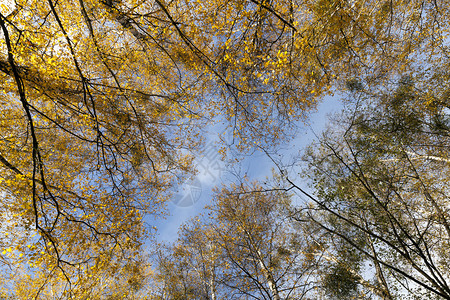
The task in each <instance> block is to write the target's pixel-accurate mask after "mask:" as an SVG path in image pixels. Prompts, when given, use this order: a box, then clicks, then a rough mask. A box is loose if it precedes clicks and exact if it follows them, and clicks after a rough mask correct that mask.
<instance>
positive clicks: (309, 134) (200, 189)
mask: <svg viewBox="0 0 450 300" xmlns="http://www.w3.org/2000/svg"><path fill="white" fill-rule="evenodd" d="M341 108H342V104H341V101H340V100H339V98H338V97H328V98H326V99H324V101H323V102H322V103H321V104H320V105H319V106H318V108H317V111H316V112H313V113H312V114H311V115H310V118H309V120H308V121H307V123H300V124H299V128H300V129H299V132H298V135H297V137H296V138H295V139H294V140H292V141H291V142H289V143H287V144H284V145H282V147H281V149H282V150H281V152H280V153H279V154H281V156H278V157H279V158H281V159H282V161H283V162H284V163H289V162H290V161H292V159H293V157H294V156H296V155H297V154H298V153H299V150H301V149H302V148H303V147H305V146H307V145H308V144H310V143H311V142H312V141H313V140H314V139H315V135H319V134H320V132H321V131H322V130H323V129H324V128H325V125H326V124H327V119H328V115H329V114H332V113H333V112H337V111H339V110H340V109H341ZM214 130H217V129H215V128H212V129H211V130H210V132H209V133H210V135H211V141H212V142H210V143H209V144H208V143H207V145H206V146H207V149H206V152H207V154H206V155H199V157H198V158H197V161H196V163H197V168H198V171H199V172H198V174H197V176H196V178H195V179H194V180H193V181H192V182H188V183H187V184H185V185H184V186H181V188H180V191H179V192H178V194H177V195H175V199H176V200H175V202H178V203H179V205H177V204H176V203H174V202H170V203H169V204H168V211H169V215H168V216H167V217H166V219H163V220H158V221H157V222H156V224H155V226H156V227H157V228H158V232H157V239H158V241H163V242H173V241H175V240H176V238H177V237H178V229H179V227H180V225H182V224H183V223H184V222H186V221H188V220H189V219H191V218H192V217H194V216H196V215H198V214H200V213H201V212H203V211H204V207H205V206H206V205H208V204H209V203H210V201H211V199H212V195H213V192H212V190H213V188H214V187H215V186H220V185H221V184H226V183H229V182H231V181H232V180H233V176H232V175H231V174H230V172H229V171H228V170H227V168H226V166H225V164H224V162H222V161H221V160H220V156H219V155H216V154H214V153H215V151H216V150H218V148H217V147H218V146H216V145H215V144H214V142H213V141H214V137H215V136H217V132H214ZM274 167H275V165H274V163H273V162H272V161H271V159H270V158H269V157H267V155H266V154H265V153H262V152H255V153H253V154H252V155H251V156H248V157H246V158H245V159H244V160H243V161H241V163H240V164H239V165H238V166H234V172H237V173H239V174H241V175H243V174H246V176H247V177H249V178H250V179H252V180H254V179H264V178H266V177H270V176H271V174H272V169H273V168H274ZM180 200H181V201H180ZM179 201H180V202H179Z"/></svg>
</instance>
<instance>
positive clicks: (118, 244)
mask: <svg viewBox="0 0 450 300" xmlns="http://www.w3.org/2000/svg"><path fill="white" fill-rule="evenodd" d="M11 3H12V4H13V6H12V7H10V8H9V9H5V8H4V7H3V6H2V8H1V10H0V29H1V30H0V35H1V41H0V85H1V91H2V93H1V94H0V105H1V111H0V171H1V172H0V184H1V185H0V193H1V196H0V224H1V227H0V228H1V229H0V234H2V238H1V240H0V269H1V270H2V272H1V273H2V274H3V275H1V277H0V284H1V285H2V288H3V289H2V290H0V297H4V298H7V297H13V298H22V299H26V298H30V297H32V298H35V299H53V298H58V299H66V298H67V299H88V298H99V299H100V298H102V297H103V298H108V297H109V298H110V299H113V298H120V297H141V296H142V297H144V296H143V295H144V294H145V293H146V292H144V290H145V288H143V287H144V286H145V281H146V280H147V279H148V277H149V276H150V275H149V274H150V273H151V268H150V266H149V263H148V258H147V257H146V255H145V254H144V251H143V244H144V243H145V242H146V241H148V240H149V238H151V237H152V236H153V234H154V229H153V228H152V227H151V226H148V225H147V224H146V220H147V219H148V218H149V216H161V215H163V214H164V213H165V203H166V202H167V201H168V200H169V199H170V197H171V192H172V187H173V186H174V185H176V184H177V182H180V181H181V180H183V178H185V177H187V176H190V175H191V174H193V173H195V165H194V163H193V160H194V157H193V156H192V153H193V152H192V151H194V150H201V149H202V142H203V140H204V138H205V137H204V135H203V129H204V128H205V127H206V126H208V125H210V124H216V123H220V122H223V124H224V126H225V127H227V128H228V130H229V131H231V133H232V136H233V139H232V142H231V145H226V146H228V147H230V148H231V149H233V150H237V151H239V152H240V153H251V151H253V150H255V149H264V150H270V151H276V150H277V149H278V146H279V145H280V144H282V143H284V142H286V141H288V140H289V139H290V138H292V137H295V136H296V134H297V133H298V131H297V127H298V122H300V121H303V120H305V119H306V118H307V117H308V114H309V112H311V111H312V110H314V109H315V108H316V106H317V103H318V102H319V101H320V100H322V99H323V98H324V97H325V96H329V95H333V94H336V95H343V93H345V91H349V94H351V97H350V98H349V99H347V102H346V103H347V105H348V106H349V107H353V108H351V109H347V110H346V112H345V113H343V114H342V115H341V116H339V117H337V118H338V119H339V120H338V121H337V122H336V123H335V125H334V126H335V127H333V129H332V131H334V132H332V133H330V134H329V135H328V136H326V137H324V139H323V140H322V141H321V142H320V144H319V145H315V146H312V148H311V151H310V152H309V156H308V157H309V158H307V159H306V160H307V161H309V163H310V168H309V169H308V170H307V171H305V173H308V175H309V176H310V177H311V179H312V180H313V182H314V184H313V189H314V190H315V192H314V193H311V194H308V195H309V196H310V197H311V201H312V202H311V203H310V204H308V205H305V207H297V208H296V209H294V208H292V207H291V206H290V205H287V204H286V207H285V209H282V210H281V211H283V214H285V215H284V216H283V217H282V216H281V212H280V213H279V211H278V210H274V211H273V214H278V213H279V214H278V215H277V218H279V219H278V220H282V219H284V218H288V219H290V220H291V223H289V224H288V225H280V227H275V228H271V227H270V226H269V227H267V228H266V227H264V226H263V227H261V228H260V227H259V226H257V224H253V223H252V224H253V225H252V227H251V230H250V229H246V227H245V226H244V225H242V224H241V225H242V226H240V225H239V222H263V223H264V222H265V223H266V225H274V224H278V223H277V221H275V220H274V219H271V218H272V216H273V214H272V211H271V210H270V209H272V206H271V205H272V204H273V205H275V204H276V203H278V202H277V201H280V199H281V198H283V197H287V196H283V197H282V196H280V195H278V194H277V195H278V196H273V195H274V194H270V193H269V194H268V195H265V196H261V197H259V198H252V197H247V196H242V197H244V198H242V199H241V198H239V197H237V198H233V197H225V196H223V195H227V194H229V192H230V191H229V190H227V189H225V190H224V191H223V193H222V194H221V195H222V196H218V198H217V199H218V200H217V201H218V202H217V204H216V205H217V207H216V208H217V212H216V213H217V220H218V221H217V222H216V221H214V222H213V223H214V224H215V225H214V226H213V227H214V229H215V230H212V231H211V229H209V230H207V231H206V232H203V233H202V235H200V236H201V238H202V239H208V238H209V239H212V240H211V242H210V243H209V245H210V246H209V247H210V248H208V249H207V250H205V249H202V250H205V251H206V253H204V254H201V253H200V254H199V253H198V251H197V250H195V251H197V252H195V251H194V250H193V249H194V248H195V247H194V246H195V245H190V244H189V245H184V244H183V243H181V245H180V246H179V247H180V249H181V250H177V251H178V252H179V253H181V254H178V255H179V256H181V257H184V259H186V257H189V255H192V256H194V255H195V256H196V257H195V260H198V264H199V265H201V264H203V265H204V266H205V268H206V269H205V270H206V271H205V270H204V271H203V273H199V272H198V271H195V272H196V273H195V276H194V277H195V280H194V279H193V280H194V282H197V281H198V282H199V283H198V285H199V286H200V285H206V286H208V287H209V290H208V291H207V292H206V295H209V296H206V297H212V296H211V295H212V294H215V295H220V292H219V291H218V290H216V291H213V290H211V289H212V288H213V287H215V286H216V283H214V284H213V283H212V282H213V281H214V280H215V279H214V278H220V280H222V281H220V282H221V283H220V284H225V283H224V282H226V284H225V285H227V284H228V288H230V289H231V288H232V287H230V285H232V286H234V287H239V289H238V290H239V293H240V294H239V295H244V294H245V295H247V296H248V297H250V298H251V297H254V298H258V297H263V298H264V297H267V298H270V299H272V298H273V299H280V297H282V296H281V295H285V296H283V297H289V295H291V296H290V297H294V298H295V297H298V298H300V297H309V296H307V293H306V292H305V290H303V292H305V293H303V294H301V296H298V295H299V294H296V295H297V296H293V295H294V294H295V293H297V292H298V291H299V288H298V287H297V285H295V284H294V285H293V286H289V284H291V283H292V282H298V283H299V284H300V283H301V284H300V286H302V288H305V289H307V287H308V288H309V287H310V284H309V283H308V281H307V280H306V279H305V276H306V277H307V275H306V274H313V275H311V278H314V280H313V281H311V282H313V284H311V288H312V289H314V288H315V289H316V290H321V291H324V293H328V295H332V294H333V295H341V296H342V297H344V296H345V297H347V296H348V297H350V296H355V295H360V297H363V296H361V295H363V294H364V293H365V291H369V292H370V293H373V295H376V296H377V297H385V298H386V297H388V298H389V297H391V298H392V297H395V293H396V291H394V290H393V286H395V287H398V286H399V285H401V286H403V287H401V288H399V290H400V292H399V293H402V292H404V291H405V290H407V291H411V294H413V295H416V294H417V293H419V292H417V293H416V289H415V288H416V285H417V287H422V288H424V289H426V290H427V292H426V293H431V295H436V296H438V297H443V298H449V294H450V292H449V287H448V273H447V271H446V270H447V269H448V266H447V265H448V264H447V262H446V261H447V259H446V258H447V256H448V255H447V253H446V251H445V249H446V248H447V247H448V239H449V236H448V234H449V232H450V230H449V225H448V224H447V223H448V201H447V190H446V185H445V182H446V176H445V174H446V172H445V171H446V169H447V167H448V162H449V161H448V155H447V154H448V153H447V139H448V128H449V124H448V109H449V106H448V105H449V104H448V97H449V88H450V87H449V80H448V78H449V71H448V70H449V62H450V61H449V59H448V57H449V56H448V33H449V29H450V26H449V23H448V22H449V21H450V15H449V13H450V11H449V8H450V5H449V3H448V2H447V1H444V0H442V1H425V0H413V1H403V0H398V1H397V0H392V1H378V0H375V1H370V0H367V1H347V0H289V1H285V0H280V1H275V0H274V1H269V0H230V1H225V2H224V1H210V0H207V1H191V0H181V1H178V0H174V1H165V0H154V1H150V0H139V1H135V0H123V1H122V0H77V1H68V0H58V1H55V0H46V1H35V0H16V1H14V2H11ZM12 4H11V5H12ZM350 99H352V100H350ZM224 151H226V150H224ZM279 176H281V178H282V179H280V180H284V181H283V182H284V183H285V186H283V187H278V188H277V189H280V191H281V190H283V189H285V190H289V191H297V192H302V191H303V189H302V188H301V187H300V186H299V185H298V184H296V183H295V182H297V181H296V180H297V179H298V178H292V176H288V175H287V173H286V172H281V174H279ZM252 187H253V188H254V189H255V190H256V191H257V192H258V191H260V192H261V191H262V190H263V189H262V188H261V187H260V185H257V184H255V185H253V186H252ZM230 189H231V190H233V189H234V190H236V187H232V188H230ZM247 192H249V191H247V190H245V189H244V190H242V189H241V190H239V189H237V191H234V193H236V194H242V195H245V194H247ZM250 194H251V193H250ZM233 201H235V204H233ZM247 201H249V202H247ZM246 203H247V204H246ZM270 203H272V204H270ZM266 204H267V207H266V208H264V207H259V206H258V205H261V206H264V205H266ZM269 204H270V205H269ZM230 205H233V207H234V208H235V209H236V210H229V209H228V208H227V207H228V206H230ZM245 205H247V206H245ZM219 208H220V209H219ZM226 208H227V209H228V210H227V209H226ZM269 208H270V209H269ZM259 209H263V211H259ZM308 209H310V210H308ZM289 210H291V212H288V211H289ZM275 211H276V213H275ZM361 211H363V212H364V214H362V213H361ZM300 212H301V213H300ZM249 215H251V216H252V217H251V219H252V220H249V219H247V216H249ZM233 218H234V219H233ZM267 218H269V219H267ZM304 219H307V220H308V222H306V223H307V224H306V223H305V222H303V220H304ZM236 220H237V221H236ZM299 220H302V221H299ZM272 222H275V223H272ZM283 222H284V221H283ZM283 222H282V223H283ZM280 224H281V223H280ZM283 224H284V223H283ZM192 226H194V225H192ZM195 226H197V227H198V228H200V229H201V230H200V229H199V230H200V231H202V230H203V229H202V228H203V227H202V226H203V225H199V224H197V225H195ZM211 226H212V225H211ZM233 226H237V227H233ZM239 226H240V227H239ZM277 226H278V225H277ZM284 226H286V227H284ZM197 227H195V228H197ZM286 228H287V229H286ZM294 228H295V229H294ZM231 229H233V233H234V234H236V233H238V232H240V233H241V235H240V236H239V239H242V240H239V239H237V240H233V239H232V241H235V242H236V243H234V242H230V241H228V240H226V239H228V238H232V237H228V236H227V234H228V233H227V234H225V233H226V232H224V230H231ZM186 230H187V229H186ZM186 230H185V232H188V231H189V230H187V231H186ZM243 230H244V231H243ZM283 230H288V231H289V233H290V234H291V233H292V234H293V232H296V233H298V236H297V237H296V239H297V240H298V241H302V245H303V246H302V247H304V248H302V247H298V249H297V250H298V251H299V252H295V251H294V248H292V247H291V248H292V249H291V250H289V249H288V248H287V246H286V245H285V244H284V243H286V242H287V241H285V240H283V238H282V237H281V236H282V235H283V234H280V235H281V236H278V235H277V234H278V233H280V232H284V231H283ZM350 231H353V232H352V234H353V235H354V236H350V235H348V233H349V232H350ZM189 232H191V231H189ZM212 232H214V234H215V235H214V234H213V233H212ZM221 232H222V233H223V234H222V235H220V234H219V233H221ZM300 233H302V234H304V235H305V236H301V235H300ZM186 234H187V233H186ZM266 234H269V235H271V236H272V237H273V238H274V240H270V241H269V243H268V244H264V243H263V242H262V241H263V240H264V241H265V240H267V239H268V238H267V236H266ZM316 234H318V235H319V236H322V237H321V238H317V237H316ZM263 236H264V237H263ZM308 238H310V239H308ZM221 239H222V240H221ZM249 239H250V240H252V241H250V240H249ZM258 239H261V244H259V243H260V242H255V241H256V240H258ZM292 239H293V240H295V238H294V237H292ZM321 239H323V240H321ZM197 242H198V241H197ZM245 243H250V244H252V243H253V244H252V246H251V248H245V247H244V248H242V244H245ZM255 243H256V244H258V245H259V246H258V247H256V248H255V245H254V244H255ZM219 245H222V248H221V247H219ZM223 245H227V246H229V247H230V249H225V248H224V247H223ZM275 246H276V247H278V249H281V250H279V251H281V252H276V251H275V250H274V249H272V248H270V247H275ZM211 247H212V248H211ZM267 247H269V248H270V249H269V248H267ZM212 249H222V250H221V251H225V250H226V251H228V252H226V255H225V254H224V253H223V252H219V254H220V255H222V256H221V257H225V258H223V259H224V260H225V261H226V260H227V259H228V260H229V261H230V262H229V263H230V265H231V264H234V267H236V268H238V269H239V271H238V269H233V271H230V272H229V273H227V272H225V274H226V275H223V274H222V273H221V274H220V276H219V275H217V276H216V275H214V276H213V275H212V274H214V272H215V270H222V269H223V268H225V267H224V266H223V265H221V264H219V262H218V261H217V258H216V257H217V256H218V255H219V254H218V253H216V252H215V251H213V250H212ZM299 249H302V250H299ZM246 251H247V252H246ZM274 251H275V252H276V253H275V252H274ZM277 251H278V250H277ZM169 252H170V251H169ZM263 252H264V253H265V254H264V255H263V254H261V253H263ZM288 252H289V255H288V254H287V253H288ZM283 253H284V254H283ZM318 253H322V254H323V255H322V256H323V257H328V260H327V263H325V264H321V262H322V260H316V258H317V257H318ZM324 253H325V254H324ZM326 253H328V254H326ZM166 254H167V253H166ZM161 255H162V254H161ZM198 255H205V256H207V257H211V259H208V261H207V262H205V261H204V260H202V259H200V258H199V257H198ZM220 255H219V256H220ZM352 256H356V258H352ZM161 257H162V256H161ZM166 258H167V261H168V262H167V263H171V264H173V265H174V266H176V268H178V269H179V268H182V267H183V268H184V267H186V266H185V265H183V264H182V263H180V262H179V261H174V260H175V258H176V256H175V258H174V256H173V255H172V254H170V253H169V254H167V255H166ZM238 258H239V259H244V258H245V259H244V260H243V261H239V260H238ZM274 259H275V260H278V261H277V264H278V265H277V266H276V267H277V268H276V267H275V266H274V267H273V269H270V268H269V267H268V265H270V264H272V263H274V261H273V260H274ZM368 261H370V262H371V263H373V265H374V266H375V267H374V268H375V269H374V271H373V272H374V273H375V275H376V276H375V277H376V283H373V282H371V281H370V280H366V278H365V277H364V276H365V274H363V273H362V272H363V271H362V270H363V269H364V268H363V265H364V264H365V263H366V262H368ZM221 263H222V262H221ZM400 264H401V265H400ZM163 266H164V264H161V268H163ZM300 266H303V268H304V269H303V270H300V269H301V268H300ZM324 266H328V267H329V268H328V269H329V270H332V271H333V272H334V273H333V272H331V273H326V272H322V271H321V270H323V269H324V268H325V267H324ZM174 268H175V267H174ZM299 268H300V269H299ZM309 268H314V271H311V273H309V272H310V271H309V270H310V269H309ZM161 270H162V269H161ZM188 270H189V272H191V273H192V272H193V271H192V270H191V269H188ZM180 272H181V271H180ZM280 272H281V273H280ZM387 272H388V273H389V272H391V273H392V274H393V275H392V276H394V277H391V278H390V279H386V277H387V276H388V275H386V273H387ZM191 273H189V274H191ZM288 273H289V274H290V275H289V276H288V277H289V278H288V279H286V277H285V275H286V274H288ZM391 273H389V274H391ZM189 274H188V275H189ZM243 274H246V275H245V276H244V275H243ZM249 274H250V275H251V276H249ZM280 274H283V276H282V275H280ZM330 274H332V275H330ZM333 274H334V275H333ZM411 274H417V275H411ZM188 275H186V276H188ZM189 276H191V275H189ZM211 276H213V277H214V278H213V279H214V280H213V281H211V282H210V281H207V280H206V278H209V279H211V278H212V277H211ZM224 276H225V277H224ZM226 276H229V277H226ZM308 276H309V275H308ZM118 277H120V278H122V279H121V280H115V278H118ZM344 277H345V280H341V282H343V283H344V284H343V285H342V286H339V285H338V287H337V288H334V289H333V286H334V287H336V285H337V282H338V281H339V280H336V278H341V279H342V278H344ZM146 278H147V279H146ZM224 278H232V279H229V281H227V280H225V279H224ZM242 278H245V279H242ZM383 278H384V279H383ZM166 279H167V278H166ZM209 279H208V280H209ZM241 279H242V280H243V281H240V280H241ZM174 280H175V281H174V282H173V283H171V284H173V287H174V289H175V286H176V285H177V284H178V283H179V282H178V281H176V280H181V281H182V278H181V279H180V278H174ZM233 280H235V282H233ZM297 280H298V281H297ZM319 281H320V282H321V283H319ZM391 281H396V282H397V283H392V282H391ZM160 282H166V281H164V280H162V281H160ZM410 282H412V283H413V285H414V286H413V287H410V286H409V285H406V284H407V283H408V284H409V283H410ZM328 283H330V284H328ZM194 285H195V284H194ZM405 285H406V287H405ZM283 286H288V287H286V289H285V290H280V289H283ZM361 286H362V288H360V287H361ZM195 288H198V287H195ZM288 290H289V291H292V293H293V294H289V292H287V291H288ZM204 291H205V289H204V288H203V292H204ZM227 292H229V290H227ZM369 292H368V293H369ZM224 293H225V292H224ZM230 293H231V292H230ZM233 293H234V292H233ZM258 293H259V294H258ZM336 293H337V294H336ZM339 293H340V294H339ZM358 293H359V294H358ZM424 293H425V292H424ZM319 294H320V292H317V293H316V295H319ZM344 294H345V295H344ZM30 295H31V296H30ZM196 295H197V293H196ZM224 295H225V294H224ZM233 295H234V294H233ZM256 295H259V296H256ZM263 295H265V296H263ZM417 295H418V294H417ZM424 295H428V294H424ZM177 297H178V296H177ZM217 297H218V296H217ZM224 297H225V296H224ZM355 297H356V296H355ZM424 297H425V296H424ZM169 298H170V297H169ZM174 298H176V297H175V296H174ZM305 299H306V298H305Z"/></svg>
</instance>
